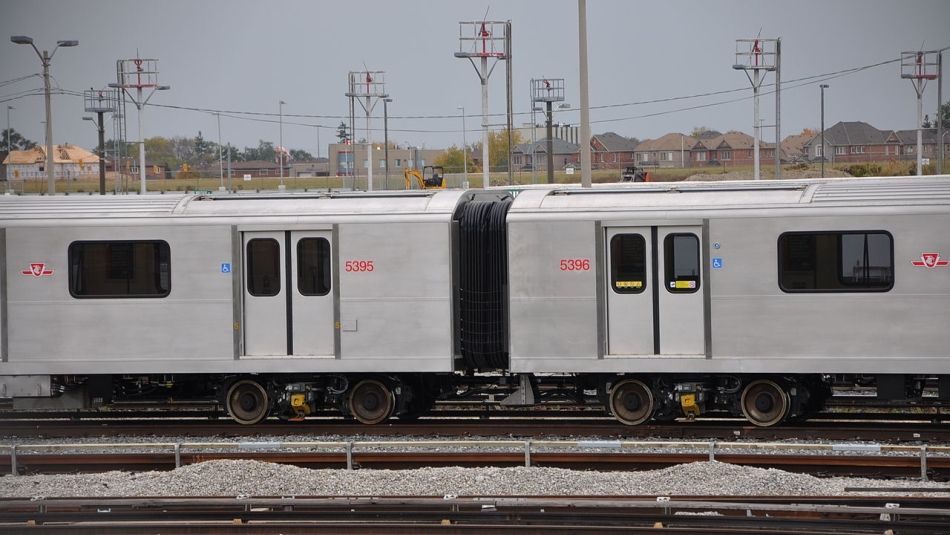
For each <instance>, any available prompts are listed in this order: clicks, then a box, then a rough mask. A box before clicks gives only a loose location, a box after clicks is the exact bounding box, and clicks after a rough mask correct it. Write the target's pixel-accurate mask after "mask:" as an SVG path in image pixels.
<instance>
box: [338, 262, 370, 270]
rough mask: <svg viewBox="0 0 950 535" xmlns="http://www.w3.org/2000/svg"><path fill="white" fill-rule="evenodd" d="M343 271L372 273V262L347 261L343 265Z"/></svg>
mask: <svg viewBox="0 0 950 535" xmlns="http://www.w3.org/2000/svg"><path fill="white" fill-rule="evenodd" d="M343 269H344V271H373V269H374V267H373V261H372V260H347V261H346V262H344V263H343Z"/></svg>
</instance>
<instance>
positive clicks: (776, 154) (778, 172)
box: [772, 37, 824, 180]
mask: <svg viewBox="0 0 950 535" xmlns="http://www.w3.org/2000/svg"><path fill="white" fill-rule="evenodd" d="M822 150H824V149H822ZM781 155H782V38H781V37H779V38H778V39H776V40H775V150H774V151H773V156H772V157H773V159H774V160H775V179H776V180H779V179H780V178H782V156H781Z"/></svg>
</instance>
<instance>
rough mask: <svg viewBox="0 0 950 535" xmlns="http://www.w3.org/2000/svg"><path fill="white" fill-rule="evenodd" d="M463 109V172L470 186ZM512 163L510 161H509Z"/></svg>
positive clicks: (461, 108)
mask: <svg viewBox="0 0 950 535" xmlns="http://www.w3.org/2000/svg"><path fill="white" fill-rule="evenodd" d="M458 109H460V110H462V173H463V174H464V175H465V182H464V184H465V185H464V186H463V187H465V188H467V187H468V143H467V142H466V141H465V106H459V107H458ZM509 164H510V162H509Z"/></svg>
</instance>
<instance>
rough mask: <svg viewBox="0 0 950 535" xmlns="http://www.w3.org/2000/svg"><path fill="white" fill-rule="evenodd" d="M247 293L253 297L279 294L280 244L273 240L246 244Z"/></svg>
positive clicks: (261, 240)
mask: <svg viewBox="0 0 950 535" xmlns="http://www.w3.org/2000/svg"><path fill="white" fill-rule="evenodd" d="M247 292H248V293H249V294H251V295H253V296H255V297H270V296H274V295H277V294H279V293H280V244H278V243H277V240H275V239H273V238H255V239H253V240H250V241H248V242H247Z"/></svg>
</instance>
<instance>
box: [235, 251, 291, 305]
mask: <svg viewBox="0 0 950 535" xmlns="http://www.w3.org/2000/svg"><path fill="white" fill-rule="evenodd" d="M256 241H262V242H267V241H269V242H274V244H275V245H276V247H277V254H276V255H274V258H275V259H276V261H277V267H276V269H275V270H274V273H275V274H276V277H277V289H276V290H275V291H274V292H273V293H254V290H255V288H252V287H251V283H252V282H253V281H254V262H253V260H254V258H253V255H252V254H251V244H252V243H254V242H256ZM280 248H281V240H278V239H277V238H251V239H249V240H247V244H246V245H245V247H244V254H245V258H246V261H245V264H246V266H247V274H246V276H245V279H244V287H245V288H247V293H248V295H250V296H251V297H275V296H278V295H280V290H281V288H283V280H282V276H281V273H280V271H281V270H280V254H281V253H280Z"/></svg>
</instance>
